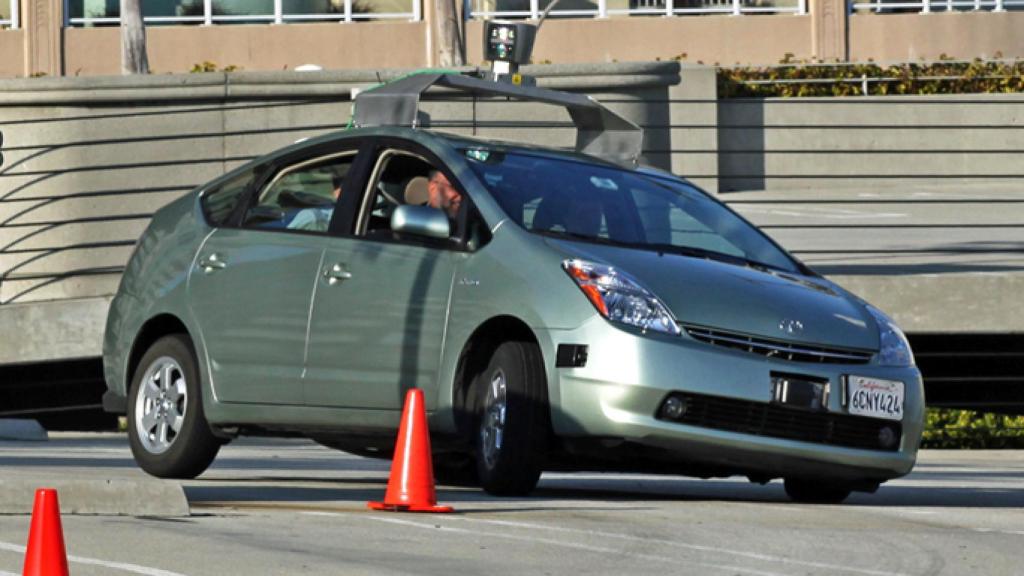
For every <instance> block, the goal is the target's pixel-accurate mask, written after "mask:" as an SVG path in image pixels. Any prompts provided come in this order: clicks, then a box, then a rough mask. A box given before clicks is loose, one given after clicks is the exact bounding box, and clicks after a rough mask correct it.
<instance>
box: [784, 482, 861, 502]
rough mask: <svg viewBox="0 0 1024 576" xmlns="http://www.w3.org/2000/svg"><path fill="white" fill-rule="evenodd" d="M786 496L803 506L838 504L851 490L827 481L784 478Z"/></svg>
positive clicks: (844, 485)
mask: <svg viewBox="0 0 1024 576" xmlns="http://www.w3.org/2000/svg"><path fill="white" fill-rule="evenodd" d="M785 487H786V494H787V495H788V496H789V497H790V499H792V500H793V501H794V502H800V503H804V504H839V503H840V502H842V501H843V500H846V498H847V497H849V495H850V492H853V490H852V489H851V488H850V487H848V486H847V485H846V484H843V483H841V482H835V481H832V480H827V479H817V480H809V479H806V478H786V482H785Z"/></svg>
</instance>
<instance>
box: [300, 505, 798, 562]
mask: <svg viewBox="0 0 1024 576" xmlns="http://www.w3.org/2000/svg"><path fill="white" fill-rule="evenodd" d="M304 514H308V515H310V516H344V517H348V518H363V519H367V520H373V521H375V522H384V523H387V524H398V525H401V526H409V527H411V528H420V529H424V530H432V531H435V532H451V533H456V534H472V535H475V536H489V537H493V538H503V539H506V540H517V541H520V542H529V543H530V544H545V545H548V546H559V547H562V548H572V549H575V550H586V551H588V552H598V553H601V554H618V555H625V556H631V557H634V558H641V559H644V560H654V561H658V562H668V563H671V564H677V563H678V562H679V559H678V558H669V557H666V556H655V555H653V554H644V553H642V552H635V551H633V550H616V549H612V548H603V547H599V546H588V545H586V544H579V543H574V542H558V541H554V540H548V539H544V538H530V537H528V536H516V535H513V534H504V533H500V532H481V531H479V530H465V529H462V528H452V527H451V526H441V525H439V524H424V523H421V522H413V521H411V520H400V519H398V518H384V517H374V516H366V515H359V516H355V515H350V514H342V513H338V512H304ZM688 562H689V563H690V564H691V565H695V566H703V567H705V568H711V569H714V570H721V571H726V572H732V573H737V574H750V575H752V576H785V575H783V574H780V573H778V572H765V571H763V570H754V569H753V568H747V567H745V566H730V565H728V564H711V563H708V562H696V561H688Z"/></svg>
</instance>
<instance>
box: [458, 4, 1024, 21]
mask: <svg viewBox="0 0 1024 576" xmlns="http://www.w3.org/2000/svg"><path fill="white" fill-rule="evenodd" d="M1008 1H1010V0H1008ZM1020 1H1021V2H1024V0H1020ZM481 4H484V5H490V6H492V7H493V8H494V9H477V8H478V7H479V5H481ZM545 4H546V0H529V8H528V9H526V10H501V9H498V1H496V0H474V1H473V2H471V3H470V6H469V9H468V10H467V14H466V16H467V18H529V19H531V20H536V19H538V18H540V14H541V12H543V11H544V5H545ZM608 4H609V3H608V0H596V7H595V8H582V9H570V8H563V9H558V8H555V9H553V10H551V13H550V15H551V16H562V17H566V16H569V17H589V18H607V17H608V16H688V15H711V14H728V15H733V16H742V15H744V14H800V15H803V14H807V0H797V1H796V2H795V3H790V2H787V3H784V4H783V5H779V3H777V2H775V1H772V0H629V2H628V4H629V7H628V8H618V7H609V5H608Z"/></svg>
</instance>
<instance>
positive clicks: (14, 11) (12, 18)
mask: <svg viewBox="0 0 1024 576" xmlns="http://www.w3.org/2000/svg"><path fill="white" fill-rule="evenodd" d="M18 16H19V15H18V0H0V28H17V27H18V25H19V24H18Z"/></svg>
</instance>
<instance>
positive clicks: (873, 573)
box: [451, 516, 907, 576]
mask: <svg viewBox="0 0 1024 576" xmlns="http://www.w3.org/2000/svg"><path fill="white" fill-rule="evenodd" d="M451 519H452V520H461V521H464V522H479V523H483V524H494V525H497V526H510V527H517V528H529V529H531V530H549V531H553V532H569V533H576V534H586V535H590V536H602V537H605V538H616V539H619V540H629V541H637V542H656V543H658V544H667V545H670V546H675V547H677V548H687V549H690V550H697V551H700V552H713V553H716V554H727V555H730V556H739V557H741V558H750V559H752V560H763V561H767V562H779V563H782V564H795V565H799V566H807V567H809V568H822V569H826V570H835V571H839V572H853V573H856V574H865V575H868V576H907V575H905V574H902V573H900V572H884V571H879V570H871V569H867V568H853V567H850V566H842V565H839V564H826V563H824V562H808V561H806V560H794V559H792V558H785V557H782V556H772V555H770V554H759V553H757V552H743V551H741V550H733V549H730V548H721V547H718V546H704V545H701V544H687V543H685V542H679V541H676V540H663V539H659V538H647V537H640V536H632V535H630V534H620V533H617V532H603V531H600V530H583V529H580V528H563V527H561V526H546V525H544V524H533V523H530V522H513V521H509V520H484V519H481V518H464V517H459V516H453V517H451Z"/></svg>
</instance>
